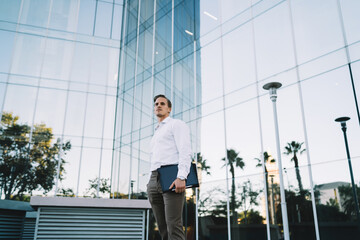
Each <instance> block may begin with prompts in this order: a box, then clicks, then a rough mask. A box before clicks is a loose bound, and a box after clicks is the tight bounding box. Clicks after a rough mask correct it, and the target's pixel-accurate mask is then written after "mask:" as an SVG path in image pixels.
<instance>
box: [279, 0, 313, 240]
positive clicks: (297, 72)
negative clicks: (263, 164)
mask: <svg viewBox="0 0 360 240" xmlns="http://www.w3.org/2000/svg"><path fill="white" fill-rule="evenodd" d="M287 2H288V9H289V18H290V27H291V36H292V44H293V51H294V60H295V69H296V78H297V85H298V90H299V98H300V108H301V117H302V123H303V131H304V137H305V145H306V149H307V151H306V156H307V161H308V171H309V180H310V187H311V190H310V193H311V203H312V209H313V215H314V226H315V235H316V239H317V240H320V233H319V223H318V217H317V210H316V203H315V193H314V182H313V176H312V168H311V160H310V150H309V149H310V148H309V141H308V136H307V128H306V119H305V108H304V101H303V94H302V88H301V83H300V73H299V65H298V55H297V50H296V39H295V29H294V23H293V15H292V10H291V1H290V0H288V1H287ZM279 171H280V169H279ZM281 171H282V169H281Z"/></svg>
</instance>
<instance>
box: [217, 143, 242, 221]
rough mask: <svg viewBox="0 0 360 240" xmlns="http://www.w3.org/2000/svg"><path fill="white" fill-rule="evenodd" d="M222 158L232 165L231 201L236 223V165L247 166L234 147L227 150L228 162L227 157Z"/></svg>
mask: <svg viewBox="0 0 360 240" xmlns="http://www.w3.org/2000/svg"><path fill="white" fill-rule="evenodd" d="M221 160H223V161H225V164H224V165H223V167H224V166H226V164H227V165H229V166H230V173H231V177H232V180H231V202H230V209H231V211H232V213H233V216H234V218H233V221H234V222H235V223H236V221H237V219H236V216H235V205H236V202H235V167H239V168H241V169H243V168H244V167H245V163H244V161H243V159H242V158H241V157H239V153H238V152H236V151H235V150H234V149H229V150H227V160H228V162H226V159H225V158H222V159H221Z"/></svg>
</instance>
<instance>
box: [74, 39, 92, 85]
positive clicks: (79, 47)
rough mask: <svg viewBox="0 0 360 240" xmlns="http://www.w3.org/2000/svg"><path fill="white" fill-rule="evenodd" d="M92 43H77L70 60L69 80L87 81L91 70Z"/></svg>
mask: <svg viewBox="0 0 360 240" xmlns="http://www.w3.org/2000/svg"><path fill="white" fill-rule="evenodd" d="M92 48H93V46H92V45H89V44H82V43H77V44H76V45H75V50H74V58H73V62H72V70H71V80H72V81H75V82H88V77H89V73H90V70H91V56H92Z"/></svg>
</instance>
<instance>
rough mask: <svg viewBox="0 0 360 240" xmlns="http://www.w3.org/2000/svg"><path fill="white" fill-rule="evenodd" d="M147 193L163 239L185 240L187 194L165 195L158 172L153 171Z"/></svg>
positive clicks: (172, 193)
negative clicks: (185, 202)
mask: <svg viewBox="0 0 360 240" xmlns="http://www.w3.org/2000/svg"><path fill="white" fill-rule="evenodd" d="M147 193H148V196H149V201H150V204H151V207H152V210H153V213H154V216H155V220H156V222H157V224H158V227H159V231H160V235H161V237H162V239H163V240H185V233H184V230H183V221H182V212H183V206H184V194H185V192H183V193H175V192H166V193H163V192H162V190H161V185H160V181H159V175H158V172H157V171H152V172H151V177H150V181H149V184H148V185H147Z"/></svg>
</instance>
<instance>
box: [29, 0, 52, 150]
mask: <svg viewBox="0 0 360 240" xmlns="http://www.w3.org/2000/svg"><path fill="white" fill-rule="evenodd" d="M52 4H53V0H51V1H50V6H49V14H48V19H47V23H46V33H45V43H44V48H43V49H44V53H43V56H42V58H41V64H40V76H39V81H38V85H37V87H36V97H35V106H34V111H33V116H32V122H31V128H30V134H29V145H30V144H31V141H32V135H33V130H34V122H35V115H36V110H37V104H38V100H39V89H40V83H41V78H42V77H41V76H42V71H43V66H44V59H45V53H46V45H47V37H48V34H49V24H50V16H51V10H52ZM29 150H30V146H29Z"/></svg>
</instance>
